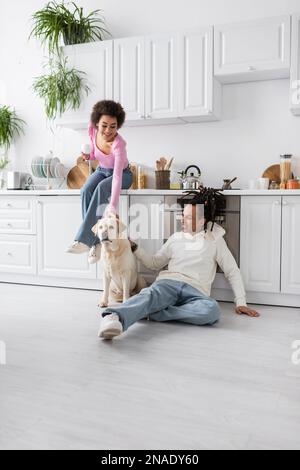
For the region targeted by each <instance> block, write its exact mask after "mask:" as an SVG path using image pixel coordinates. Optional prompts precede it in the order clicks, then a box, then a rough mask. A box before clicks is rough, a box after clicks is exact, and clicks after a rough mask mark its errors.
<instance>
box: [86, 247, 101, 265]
mask: <svg viewBox="0 0 300 470" xmlns="http://www.w3.org/2000/svg"><path fill="white" fill-rule="evenodd" d="M100 258H101V244H100V243H98V244H97V245H94V246H92V248H91V249H90V252H89V256H88V263H89V264H95V263H97V262H98V261H99V260H100Z"/></svg>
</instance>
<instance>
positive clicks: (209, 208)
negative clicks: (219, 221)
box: [178, 187, 226, 231]
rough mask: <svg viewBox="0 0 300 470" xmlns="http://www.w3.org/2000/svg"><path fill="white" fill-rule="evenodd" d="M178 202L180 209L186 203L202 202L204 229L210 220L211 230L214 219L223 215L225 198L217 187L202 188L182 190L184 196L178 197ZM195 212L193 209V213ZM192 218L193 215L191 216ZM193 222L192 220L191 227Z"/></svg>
mask: <svg viewBox="0 0 300 470" xmlns="http://www.w3.org/2000/svg"><path fill="white" fill-rule="evenodd" d="M178 203H179V204H180V205H181V207H182V209H183V208H184V206H185V205H186V204H192V205H193V206H197V205H200V204H202V205H203V206H204V218H205V223H204V230H205V231H207V224H208V222H212V227H211V231H212V230H213V228H214V224H215V220H216V218H218V217H221V216H223V215H224V211H225V209H226V199H225V196H224V195H223V194H221V193H220V191H219V190H218V189H213V188H203V187H201V188H200V189H198V190H193V191H184V196H182V197H181V198H180V199H178ZM194 214H195V212H194V211H193V215H194ZM193 219H194V217H193ZM194 224H195V222H194V221H193V228H194Z"/></svg>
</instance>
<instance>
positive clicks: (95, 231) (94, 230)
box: [92, 220, 99, 235]
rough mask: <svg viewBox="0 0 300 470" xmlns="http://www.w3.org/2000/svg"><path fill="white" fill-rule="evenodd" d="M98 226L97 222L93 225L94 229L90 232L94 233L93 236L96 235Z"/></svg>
mask: <svg viewBox="0 0 300 470" xmlns="http://www.w3.org/2000/svg"><path fill="white" fill-rule="evenodd" d="M98 225H99V220H98V222H97V223H96V225H94V227H93V228H92V232H94V234H95V235H97V233H98Z"/></svg>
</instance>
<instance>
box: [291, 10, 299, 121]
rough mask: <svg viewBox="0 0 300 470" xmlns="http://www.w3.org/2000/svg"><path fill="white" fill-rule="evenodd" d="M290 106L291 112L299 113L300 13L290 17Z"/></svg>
mask: <svg viewBox="0 0 300 470" xmlns="http://www.w3.org/2000/svg"><path fill="white" fill-rule="evenodd" d="M290 107H291V111H292V113H293V114H295V115H296V116H298V115H300V14H298V15H293V19H292V63H291V94H290Z"/></svg>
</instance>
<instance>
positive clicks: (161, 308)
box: [99, 189, 259, 339]
mask: <svg viewBox="0 0 300 470" xmlns="http://www.w3.org/2000/svg"><path fill="white" fill-rule="evenodd" d="M222 198H223V196H220V195H218V193H217V192H216V191H215V190H210V191H209V190H206V189H203V190H201V191H200V192H199V193H198V195H197V196H196V197H195V198H194V200H192V201H189V202H188V203H186V204H185V206H184V210H183V214H182V219H181V223H182V231H181V232H178V233H175V234H174V235H172V236H171V237H170V238H169V239H168V241H167V242H166V243H165V244H164V245H163V246H162V248H161V249H160V250H159V251H158V253H157V254H155V255H149V254H147V253H146V252H145V251H144V250H143V249H141V248H137V245H136V244H135V243H132V245H133V250H135V255H136V257H137V258H138V259H139V260H140V261H141V262H142V263H143V264H144V265H145V266H146V267H147V268H148V269H152V270H154V271H158V270H160V269H162V268H164V267H165V266H167V265H168V268H167V269H165V270H163V271H161V272H160V273H159V276H158V277H157V279H156V281H155V282H154V283H153V284H152V285H151V286H150V287H147V288H145V289H143V290H142V291H141V292H140V293H139V294H137V295H135V296H134V297H131V298H130V299H128V300H127V301H126V302H124V303H123V304H121V305H120V306H116V307H108V308H107V309H106V310H104V311H103V312H102V319H101V326H100V330H99V337H101V338H104V339H112V338H113V337H114V336H118V335H120V334H121V333H123V332H124V331H126V330H127V329H128V328H129V327H130V326H131V325H132V324H134V323H135V322H137V321H138V320H141V319H144V318H147V317H149V318H150V320H154V321H161V322H164V321H171V320H175V321H179V322H185V323H191V324H194V325H214V324H215V323H216V322H217V321H218V320H219V318H220V307H219V305H218V303H217V302H216V301H215V300H214V299H212V298H211V297H209V296H210V292H211V286H212V283H213V281H214V279H215V275H216V270H217V265H219V266H220V267H221V269H222V270H223V272H224V275H225V277H226V278H227V279H228V281H229V283H230V285H231V287H232V290H233V292H234V301H235V304H236V309H235V311H236V313H237V314H246V315H249V316H250V317H258V316H259V313H258V312H256V311H255V310H252V309H250V308H248V307H247V303H246V298H245V290H244V286H243V281H242V278H241V274H240V270H239V268H238V266H237V264H236V261H235V259H234V257H233V255H232V254H231V252H230V250H229V248H228V246H227V244H226V242H225V240H224V238H223V237H224V235H225V230H224V229H223V228H222V227H221V226H219V225H217V224H216V223H215V222H214V221H215V217H216V215H218V214H220V213H221V205H220V203H221V202H222ZM218 204H219V206H218Z"/></svg>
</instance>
